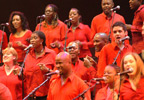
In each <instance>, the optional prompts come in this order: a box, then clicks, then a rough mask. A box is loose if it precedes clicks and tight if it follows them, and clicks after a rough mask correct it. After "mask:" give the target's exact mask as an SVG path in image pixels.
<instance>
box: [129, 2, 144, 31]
mask: <svg viewBox="0 0 144 100" xmlns="http://www.w3.org/2000/svg"><path fill="white" fill-rule="evenodd" d="M141 4H142V0H129V5H130V8H131V9H132V10H135V11H136V10H137V9H138V8H139V6H140V5H141ZM131 26H132V25H131V24H126V27H127V30H128V31H130V30H131Z"/></svg>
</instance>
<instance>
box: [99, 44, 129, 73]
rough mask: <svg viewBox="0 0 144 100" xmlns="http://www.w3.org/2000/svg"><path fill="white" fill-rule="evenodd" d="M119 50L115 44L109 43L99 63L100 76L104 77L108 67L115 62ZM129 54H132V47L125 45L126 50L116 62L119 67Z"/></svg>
mask: <svg viewBox="0 0 144 100" xmlns="http://www.w3.org/2000/svg"><path fill="white" fill-rule="evenodd" d="M119 50H120V49H119V47H118V46H117V44H116V43H115V42H112V43H109V44H107V45H105V46H104V47H103V48H102V50H101V53H100V56H99V61H98V71H97V74H98V76H103V73H104V69H105V67H106V65H108V64H112V63H113V62H114V58H115V57H116V56H117V54H118V52H119ZM127 52H132V47H131V46H130V45H129V44H125V47H124V49H123V50H122V51H121V54H119V56H118V58H117V60H116V64H117V65H118V66H120V62H121V59H122V57H123V56H124V55H125V54H126V53H127Z"/></svg>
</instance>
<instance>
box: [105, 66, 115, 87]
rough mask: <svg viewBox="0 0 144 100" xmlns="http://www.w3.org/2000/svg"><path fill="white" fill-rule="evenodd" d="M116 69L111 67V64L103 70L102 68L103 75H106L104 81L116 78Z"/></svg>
mask: <svg viewBox="0 0 144 100" xmlns="http://www.w3.org/2000/svg"><path fill="white" fill-rule="evenodd" d="M115 74H116V71H115V69H114V68H113V67H111V66H106V68H105V70H104V77H106V80H105V83H108V84H110V83H113V81H115V80H116V78H115V77H116V76H115Z"/></svg>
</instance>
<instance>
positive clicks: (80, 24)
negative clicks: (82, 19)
mask: <svg viewBox="0 0 144 100" xmlns="http://www.w3.org/2000/svg"><path fill="white" fill-rule="evenodd" d="M82 28H83V25H82V23H79V25H78V26H77V28H76V29H82ZM68 32H72V26H71V27H70V28H69V30H68Z"/></svg>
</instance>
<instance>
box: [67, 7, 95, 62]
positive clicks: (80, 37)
mask: <svg viewBox="0 0 144 100" xmlns="http://www.w3.org/2000/svg"><path fill="white" fill-rule="evenodd" d="M81 18H82V16H81V14H80V11H79V10H78V9H77V8H71V10H70V11H69V19H72V21H71V24H72V25H71V27H70V29H69V30H68V34H67V37H68V39H67V44H69V43H70V42H72V41H77V42H78V43H79V45H80V48H81V49H80V54H79V58H80V59H81V60H83V58H84V57H86V56H87V55H88V56H92V55H91V52H90V50H89V47H93V43H92V39H91V30H90V28H89V26H88V25H84V24H82V23H81Z"/></svg>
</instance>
